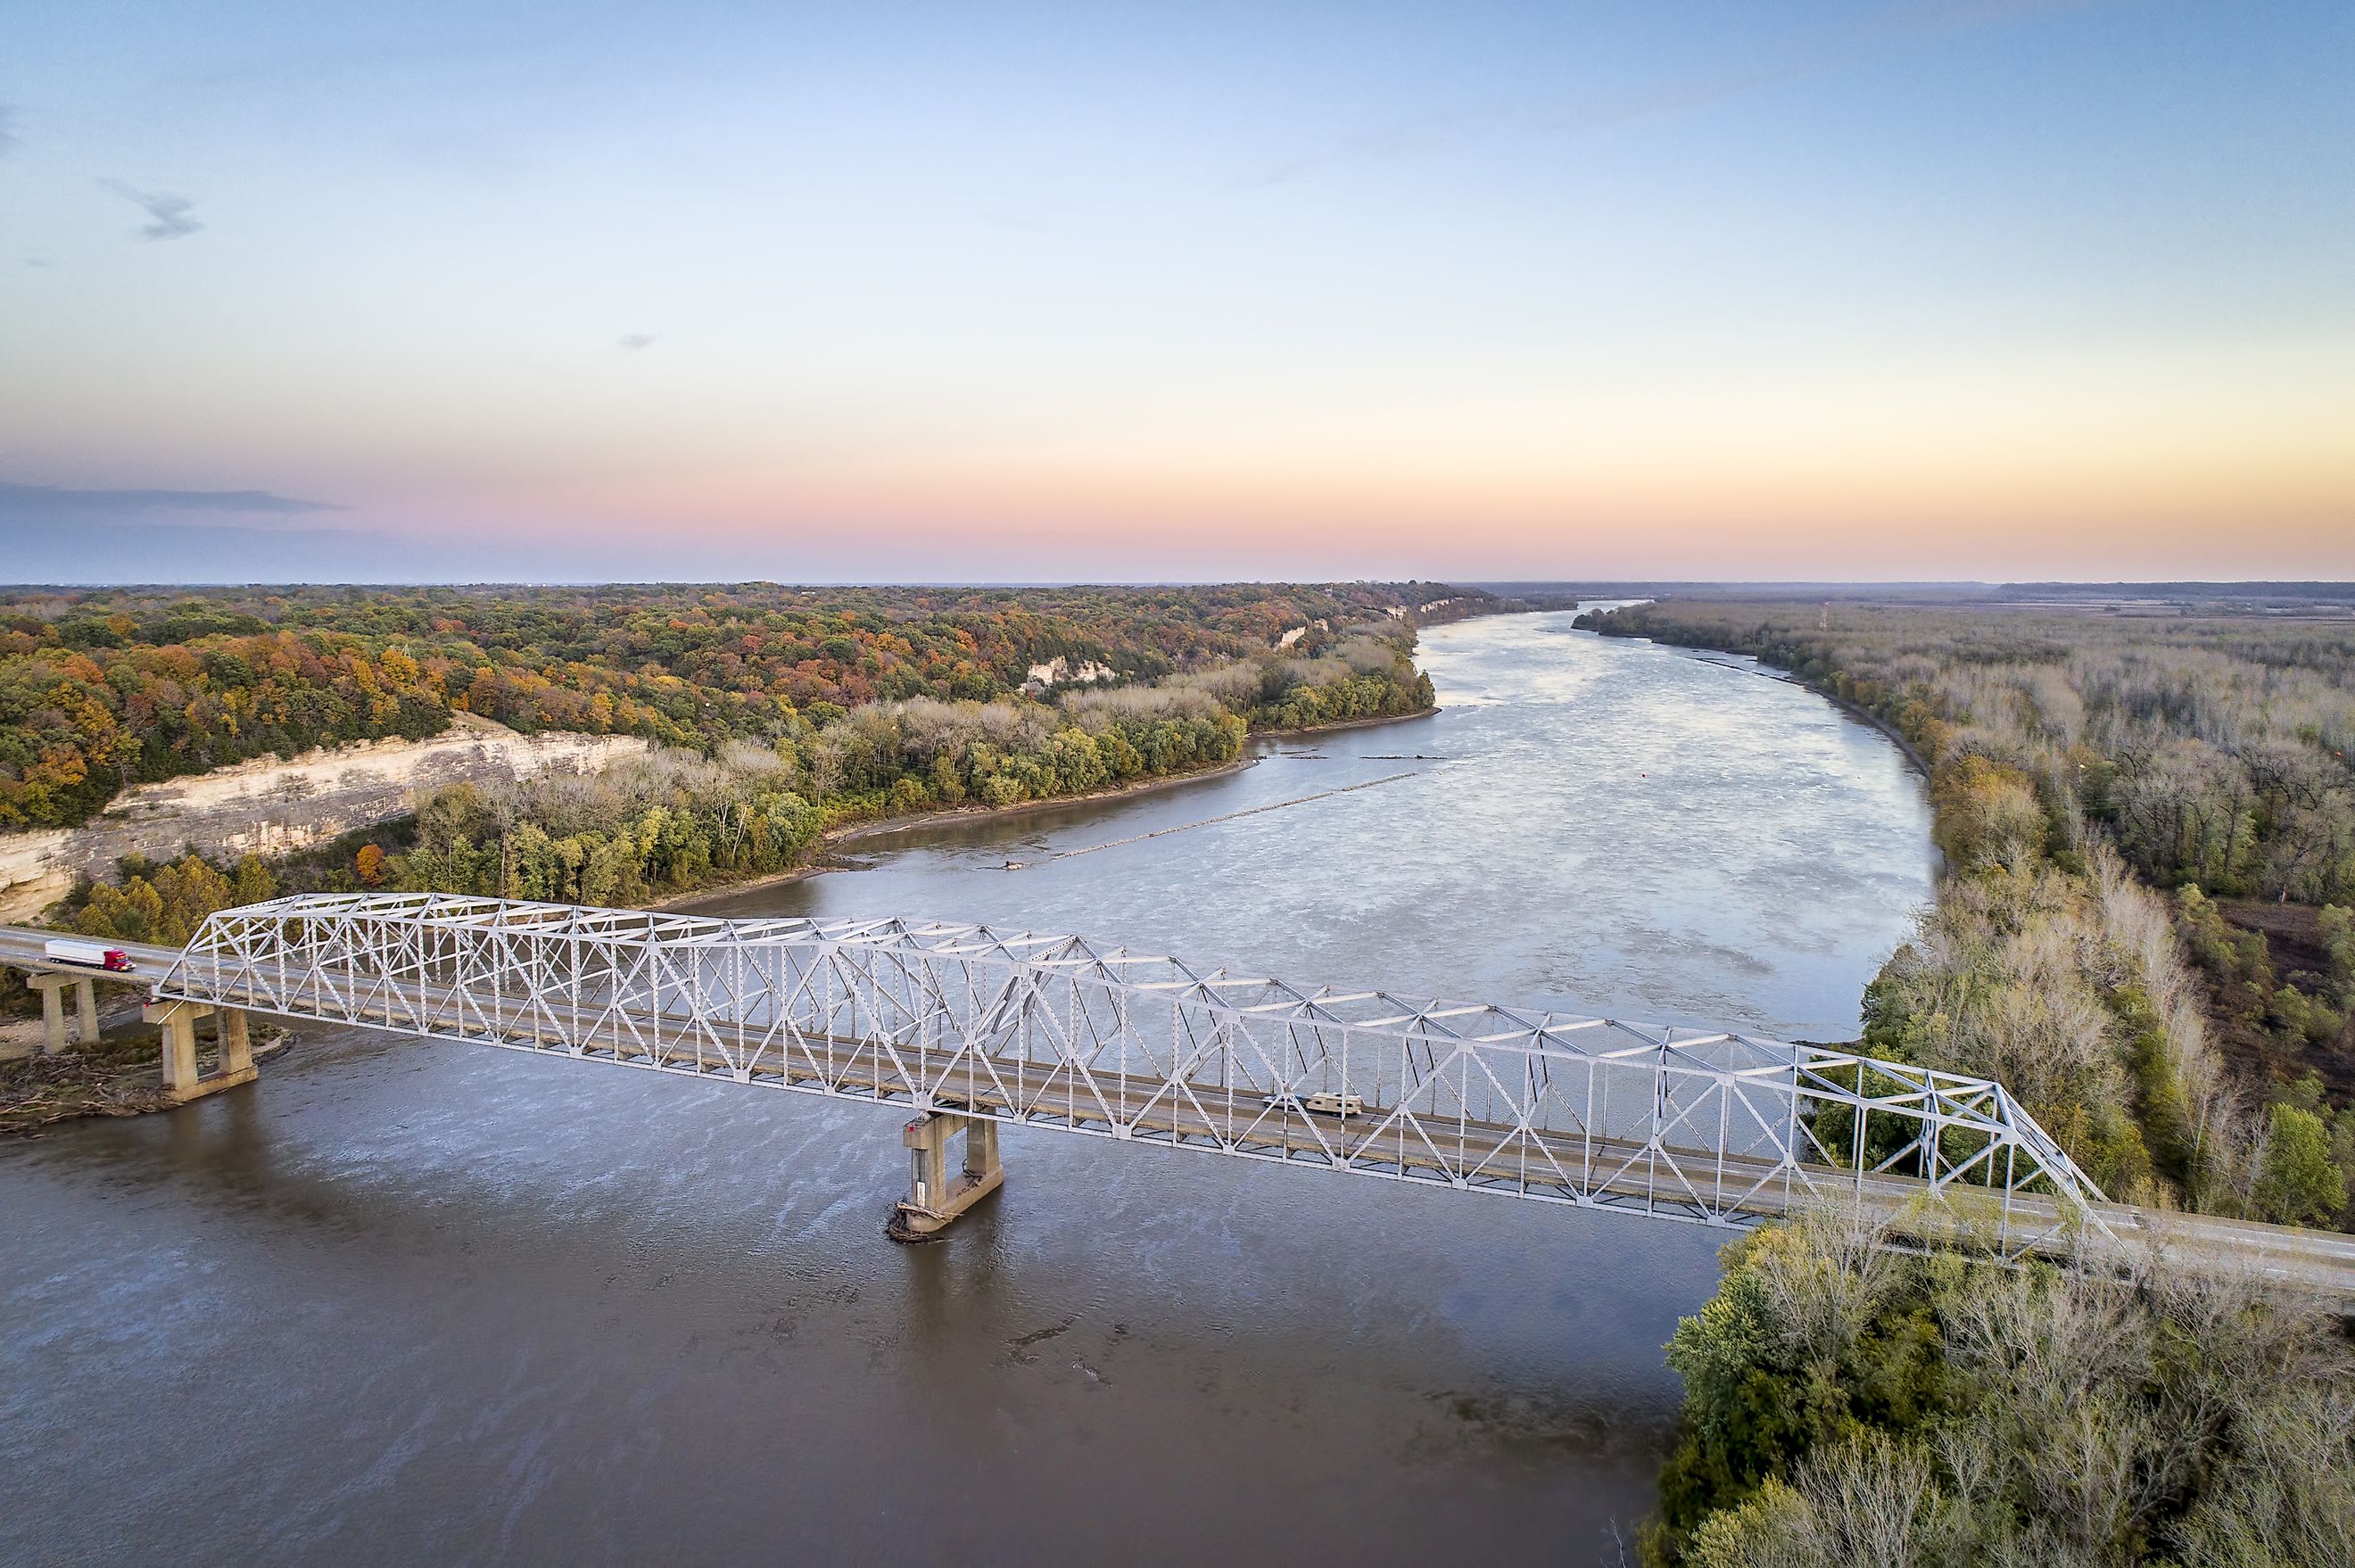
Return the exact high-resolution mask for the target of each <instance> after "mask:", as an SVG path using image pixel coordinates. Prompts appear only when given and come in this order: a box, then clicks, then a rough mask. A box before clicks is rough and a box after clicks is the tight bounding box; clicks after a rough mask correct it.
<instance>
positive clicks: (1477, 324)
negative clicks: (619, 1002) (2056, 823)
mask: <svg viewBox="0 0 2355 1568" xmlns="http://www.w3.org/2000/svg"><path fill="white" fill-rule="evenodd" d="M2350 86H2355V7H2349V6H2346V5H2299V4H2268V5H2263V6H2245V5H2243V6H2237V7H2236V6H2231V5H2221V4H2219V5H2185V4H2163V3H2139V0H2115V3H2107V4H2068V5H2037V4H2000V3H1992V0H1982V3H1969V0H1965V3H1956V4H1936V3H1932V4H1919V5H1885V4H1847V5H1805V4H1798V5H1756V4H1748V5H1735V4H1722V5H1669V4H1661V5H1524V6H1508V5H1446V6H1441V5H1415V6H1350V7H1343V6H1313V5H1312V6H1277V5H1254V6H1240V5H1237V6H1220V5H1191V6H1187V7H1182V8H1181V7H1156V8H1149V9H1148V8H1133V7H1113V6H1077V5H1073V6H1065V7H1051V6H998V5H945V4H943V5H869V6H864V7H855V8H854V7H838V8H825V9H817V8H808V9H797V8H776V9H769V8H762V9H758V10H755V9H752V8H740V7H732V6H719V5H668V6H662V7H655V6H649V5H565V6H554V5H549V6H538V5H512V6H504V7H496V8H491V7H477V6H460V5H430V4H429V5H412V6H407V7H399V8H395V7H381V6H368V7H357V6H347V5H324V4H322V5H218V4H215V5H146V4H109V3H105V0H98V3H91V4H80V5H74V6H52V7H46V8H43V12H42V14H39V15H36V16H30V17H26V18H17V19H14V20H12V24H11V41H10V46H9V48H8V49H7V50H6V52H5V54H0V105H5V106H6V107H7V111H8V112H7V116H6V120H5V126H6V130H7V133H8V137H9V145H8V147H7V149H6V150H5V152H0V545H5V546H6V548H8V549H13V550H15V551H16V552H17V553H19V554H20V556H21V557H22V559H24V560H27V561H28V562H30V561H35V560H37V561H39V562H40V563H42V571H43V572H44V573H46V574H79V573H82V572H87V573H88V574H91V575H99V574H101V573H108V572H112V573H117V574H123V573H127V574H130V575H138V574H139V567H138V565H137V564H136V563H139V562H142V561H155V562H157V563H159V571H160V563H164V562H166V561H181V560H184V559H186V560H195V561H196V562H197V565H196V566H194V567H188V566H175V567H173V568H172V570H171V574H182V573H185V572H186V571H203V570H204V569H205V563H207V562H209V561H212V560H218V562H219V566H218V570H219V571H220V572H221V573H222V574H224V575H230V576H246V575H251V576H256V577H268V576H270V575H272V570H271V569H272V566H273V564H275V565H277V566H278V567H279V568H280V570H282V571H301V572H302V573H303V574H305V575H336V574H337V573H338V572H348V573H350V574H355V575H368V576H377V575H384V574H386V572H385V565H386V562H387V561H388V560H390V561H392V562H393V563H395V564H398V565H407V566H410V568H411V571H410V572H409V573H408V574H412V575H418V576H424V577H437V576H470V575H506V576H550V577H557V576H560V577H567V578H581V577H594V576H602V575H617V576H690V577H713V576H733V575H760V576H768V577H779V578H796V577H798V578H813V579H816V578H860V579H864V578H907V577H986V578H991V579H1000V580H1002V579H1007V578H1059V577H1072V576H1090V577H1156V578H1158V577H1228V576H1238V575H1314V576H1336V575H1357V574H1378V573H1379V574H1388V573H1410V572H1411V573H1415V574H1421V575H1430V576H1451V575H1452V576H1542V577H1561V576H1586V575H1594V576H1601V575H1643V576H1654V575H1658V576H1678V577H1772V578H1789V577H1800V576H1836V577H1903V578H1920V577H1931V576H1967V577H1980V578H2003V577H2039V578H2044V577H2066V576H2094V577H2101V578H2117V577H2121V576H2126V577H2160V578H2166V577H2178V576H2192V575H2198V576H2211V577H2215V576H2232V577H2245V576H2298V577H2307V576H2345V575H2350V573H2355V542H2351V541H2355V450H2350V448H2355V443H2350V439H2349V437H2348V435H2347V431H2348V429H2349V428H2350V419H2349V417H2348V412H2347V411H2349V410H2350V409H2355V91H2350ZM62 492H75V493H78V494H77V495H76V496H73V497H71V498H70V499H69V498H68V497H66V496H63V495H61V493H62ZM224 492H226V493H233V494H242V493H250V492H261V493H263V494H264V495H265V496H274V497H278V498H281V500H282V501H292V502H304V503H310V504H312V505H311V506H308V507H285V506H280V505H274V504H273V505H267V506H261V507H259V508H258V509H249V510H245V511H240V510H238V509H237V508H236V507H233V506H229V505H228V504H225V503H224V502H222V501H221V500H220V499H219V493H224ZM93 493H95V494H93ZM173 496H179V499H178V500H176V501H175V500H174V499H173V498H172V497H173ZM159 530H160V532H159ZM273 534H277V535H282V536H283V537H284V539H286V540H287V544H286V547H285V549H272V548H271V546H270V541H271V539H272V536H273ZM159 538H161V539H165V540H166V541H167V542H169V541H176V542H178V544H179V548H177V549H161V548H159V547H158V545H157V543H156V541H157V539H159ZM59 539H68V540H69V542H68V543H65V544H60V543H59ZM257 540H259V541H261V542H259V543H257V542H256V541H257ZM298 540H299V543H298V542H297V541H298ZM388 552H389V554H388ZM81 562H87V564H86V565H80V564H78V563H81ZM289 562H293V563H295V564H293V565H292V566H290V565H289V564H288V563H289ZM339 563H340V564H339ZM9 575H16V574H14V573H9V572H7V571H5V569H0V576H9Z"/></svg>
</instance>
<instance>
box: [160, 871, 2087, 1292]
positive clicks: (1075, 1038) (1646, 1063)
mask: <svg viewBox="0 0 2355 1568" xmlns="http://www.w3.org/2000/svg"><path fill="white" fill-rule="evenodd" d="M157 994H158V997H159V998H166V999H176V1000H183V1001H187V1002H193V1003H202V1004H209V1005H212V1006H216V1007H231V1008H246V1009H251V1010H255V1011H261V1012H269V1013H276V1014H281V1015H288V1016H293V1017H298V1018H307V1019H322V1020H325V1021H330V1022H335V1023H340V1024H349V1025H356V1026H360V1027H365V1028H371V1029H392V1030H397V1031H400V1032H404V1033H410V1034H416V1035H421V1036H426V1037H431V1038H435V1039H442V1040H467V1041H474V1042H477V1043H482V1044H488V1045H496V1046H501V1047H505V1048H508V1049H512V1050H520V1051H534V1052H537V1053H539V1054H543V1055H551V1056H558V1057H564V1058H570V1059H581V1060H597V1061H610V1062H618V1063H623V1064H626V1065H630V1066H636V1067H643V1068H650V1069H654V1070H657V1071H661V1072H677V1073H687V1074H693V1075H697V1076H701V1077H708V1078H722V1079H730V1080H733V1081H734V1082H737V1083H744V1084H750V1085H766V1086H771V1087H775V1088H783V1089H791V1090H796V1091H801V1092H805V1093H821V1094H826V1095H833V1096H837V1097H848V1098H857V1099H864V1100H871V1101H876V1102H879V1103H883V1104H896V1105H900V1106H903V1107H907V1108H911V1109H913V1110H915V1111H917V1112H919V1113H924V1112H942V1113H948V1114H953V1115H959V1116H966V1117H983V1118H990V1119H993V1120H996V1121H1000V1122H1008V1123H1019V1124H1024V1125H1033V1126H1047V1127H1054V1128H1059V1129H1061V1130H1065V1131H1069V1132H1075V1133H1081V1134H1085V1135H1090V1136H1099V1137H1106V1138H1112V1139H1116V1140H1121V1141H1126V1142H1137V1143H1157V1144H1164V1145H1169V1146H1172V1147H1189V1148H1199V1149H1205V1150H1210V1151H1214V1152H1218V1153H1221V1154H1226V1155H1230V1156H1236V1157H1244V1158H1252V1159H1262V1160H1273V1161H1280V1162H1283V1163H1286V1164H1294V1165H1308V1166H1316V1167H1321V1168H1328V1169H1334V1170H1341V1171H1348V1172H1352V1173H1356V1174H1359V1175H1368V1176H1375V1177H1381V1178H1386V1179H1393V1180H1401V1181H1417V1182H1424V1183H1431V1184H1435V1185H1438V1186H1442V1187H1447V1188H1454V1189H1463V1190H1467V1191H1487V1192H1494V1193H1501V1194H1506V1195H1509V1196H1513V1197H1518V1198H1523V1199H1529V1200H1537V1201H1541V1202H1553V1203H1565V1204H1573V1205H1577V1206H1581V1207H1586V1208H1597V1209H1611V1210H1622V1211H1636V1212H1640V1213H1645V1214H1651V1215H1657V1216H1661V1217H1666V1218H1674V1219H1681V1220H1688V1221H1700V1222H1703V1223H1709V1224H1717V1225H1727V1226H1744V1225H1749V1224H1753V1223H1755V1222H1757V1221H1762V1220H1765V1219H1770V1218H1773V1217H1774V1216H1775V1215H1777V1214H1782V1213H1786V1212H1789V1211H1791V1210H1793V1209H1794V1208H1796V1207H1798V1206H1801V1205H1805V1204H1807V1203H1812V1202H1817V1201H1821V1200H1827V1199H1835V1200H1837V1199H1852V1198H1855V1197H1859V1196H1861V1197H1863V1198H1865V1199H1867V1200H1870V1202H1872V1203H1873V1204H1874V1205H1876V1206H1878V1207H1881V1208H1885V1209H1890V1210H1895V1209H1897V1208H1900V1207H1902V1206H1905V1205H1907V1204H1908V1203H1909V1202H1910V1201H1911V1200H1913V1199H1916V1198H1919V1197H1923V1196H1934V1197H1937V1198H1944V1199H1954V1198H1960V1197H1962V1196H1963V1195H1965V1194H1967V1195H1969V1197H1968V1200H1967V1202H1966V1203H1965V1204H1962V1205H1960V1206H1955V1207H1957V1211H1962V1212H1967V1213H1968V1214H1969V1215H1970V1216H1972V1221H1971V1222H1972V1223H1973V1224H1974V1225H1977V1226H1979V1227H1980V1228H1981V1229H1983V1230H1985V1231H1987V1232H1989V1234H1990V1237H1991V1239H1992V1240H1994V1241H1996V1242H1997V1243H1998V1244H1999V1245H2000V1246H2001V1248H2002V1249H2003V1250H2004V1251H2006V1252H2013V1253H2017V1252H2023V1251H2027V1250H2030V1249H2037V1250H2042V1249H2046V1248H2049V1247H2051V1245H2052V1244H2053V1243H2054V1241H2055V1238H2056V1237H2058V1236H2059V1235H2061V1234H2062V1232H2065V1231H2067V1230H2068V1229H2069V1228H2071V1227H2073V1225H2074V1224H2076V1223H2077V1221H2079V1220H2080V1219H2081V1218H2082V1217H2083V1215H2084V1214H2085V1213H2086V1211H2087V1205H2089V1204H2092V1203H2097V1202H2099V1201H2100V1200H2101V1194H2100V1193H2099V1192H2098V1190H2096V1189H2095V1188H2094V1184H2093V1183H2092V1182H2091V1181H2090V1180H2088V1179H2086V1178H2085V1176H2084V1175H2083V1172H2082V1171H2080V1170H2079V1169H2078V1168H2076V1167H2075V1166H2074V1165H2073V1163H2072V1162H2071V1161H2070V1159H2069V1157H2068V1156H2067V1155H2066V1154H2064V1153H2063V1152H2062V1150H2061V1149H2060V1147H2058V1146H2057V1145H2056V1144H2055V1143H2054V1142H2053V1141H2052V1139H2051V1137H2049V1136H2047V1135H2046V1134H2045V1133H2044V1131H2043V1129H2042V1128H2041V1127H2039V1126H2038V1125H2036V1123H2035V1122H2034V1121H2033V1120H2032V1119H2031V1118H2030V1116H2029V1115H2027V1114H2026V1113H2025V1112H2024V1111H2023V1110H2021V1108H2020V1107H2019V1105H2017V1104H2015V1103H2014V1102H2013V1101H2012V1099H2011V1097H2010V1096H2009V1094H2008V1093H2006V1092H2005V1091H2004V1089H2003V1088H2002V1086H2001V1085H1999V1084H1997V1083H1990V1082H1987V1081H1986V1080H1982V1079H1974V1078H1967V1077H1963V1076H1959V1075H1956V1074H1953V1073H1945V1072H1933V1071H1930V1070H1927V1069H1924V1068H1920V1067H1915V1066H1910V1065H1906V1064H1901V1063H1894V1062H1886V1061H1872V1060H1870V1059H1867V1058H1864V1057H1860V1056H1858V1055H1855V1054H1853V1053H1850V1052H1847V1051H1838V1050H1834V1049H1827V1048H1823V1047H1818V1046H1812V1045H1805V1044H1794V1043H1790V1042H1785V1041H1780V1040H1769V1039H1764V1038H1763V1037H1759V1036H1755V1035H1750V1034H1743V1033H1734V1032H1710V1031H1704V1030H1697V1029H1673V1028H1668V1027H1663V1026H1657V1025H1648V1024H1636V1023H1629V1022H1625V1021H1621V1020H1614V1019H1597V1018H1582V1017H1576V1016H1570V1015H1563V1014H1558V1013H1548V1012H1537V1011H1531V1010H1529V1009H1523V1008H1505V1007H1497V1006H1494V1005H1490V1004H1482V1003H1458V1002H1441V1001H1427V1000H1416V999H1408V998H1402V997H1397V996H1394V995H1392V994H1391V993H1389V992H1386V991H1352V992H1341V991H1335V990H1332V989H1329V988H1316V987H1300V986H1295V985H1291V984H1287V983H1285V982H1284V981H1281V980H1275V979H1268V978H1262V977H1253V976H1243V975H1238V974H1234V973H1231V972H1230V971H1227V970H1215V971H1207V972H1206V971H1198V970H1196V969H1194V968H1192V967H1189V966H1188V965H1186V964H1183V963H1181V962H1179V961H1178V960H1177V959H1173V958H1167V957H1161V956H1153V955H1144V954H1139V953H1135V952H1131V951H1130V950H1128V949H1126V948H1123V947H1108V946H1104V945H1103V944H1096V943H1092V942H1089V941H1086V940H1084V939H1082V938H1080V937H1076V936H1061V935H1040V934H1035V933H1016V932H1004V931H998V930H995V929H992V928H990V927H986V926H979V925H965V924H952V923H928V922H919V921H909V920H899V919H883V920H845V921H823V922H813V921H807V920H797V919H779V920H718V919H709V918H704V917H699V916H691V915H683V914H666V913H650V912H641V911H628V910H602V909H582V908H575V907H572V906H569V905H556V904H541V903H527V902H521V901H506V900H496V899H484V898H472V897H462V896H456V895H447V894H312V895H304V896H300V897H293V898H285V899H279V900H276V901H272V902H269V903H263V904H256V905H251V906H249V907H247V908H243V909H236V910H229V911H225V912H221V913H219V914H217V915H214V916H213V917H212V918H211V919H209V920H208V921H207V922H206V923H205V925H204V927H203V929H202V930H201V931H200V932H199V933H197V937H196V939H195V940H194V941H193V942H191V943H190V944H188V947H187V949H186V952H185V953H183V954H182V955H181V956H180V957H179V959H178V960H177V961H176V963H174V964H173V965H172V966H171V968H170V970H169V972H168V973H167V974H166V975H165V977H164V979H163V980H162V982H161V983H160V984H159V985H158V987H157ZM2096 1223H2098V1221H2096Z"/></svg>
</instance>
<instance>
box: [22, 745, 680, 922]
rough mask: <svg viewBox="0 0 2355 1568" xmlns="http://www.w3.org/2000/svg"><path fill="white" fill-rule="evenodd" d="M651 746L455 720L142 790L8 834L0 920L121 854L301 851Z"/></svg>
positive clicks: (51, 897)
mask: <svg viewBox="0 0 2355 1568" xmlns="http://www.w3.org/2000/svg"><path fill="white" fill-rule="evenodd" d="M645 749H646V742H645V741H642V740H640V739H638V738H637V737H635V736H633V735H579V734H570V733H555V734H544V735H524V734H519V733H517V731H513V730H510V729H508V728H507V727H506V726H505V725H503V724H494V723H492V722H490V721H489V720H485V719H476V718H474V717H473V716H471V715H469V714H464V713H462V714H459V715H457V716H456V722H454V723H453V725H452V727H451V728H450V729H448V730H446V731H442V733H441V734H439V735H435V736H433V737H432V738H431V739H429V740H424V741H362V742H360V743H359V744H358V745H356V746H345V747H341V748H336V749H325V750H320V751H315V752H304V753H303V754H302V755H301V756H298V757H292V758H288V759H286V760H284V761H278V760H275V759H271V758H261V759H257V760H255V761H253V762H250V763H236V764H234V765H232V766H229V767H226V768H216V769H214V770H213V771H212V772H211V773H199V774H197V775H195V776H193V777H189V778H184V779H173V780H171V781H169V782H168V783H165V784H141V785H139V786H138V787H137V788H135V789H131V790H126V791H124V792H123V794H121V795H116V796H115V797H114V799H113V800H112V801H111V802H109V803H108V805H107V807H106V809H105V811H103V812H101V814H100V815H98V816H95V817H92V818H91V820H90V821H89V822H88V823H86V824H84V825H83V826H82V827H64V828H51V829H48V830H44V831H41V832H37V833H9V834H0V921H21V920H25V919H28V918H30V917H31V916H34V915H37V914H38V913H39V912H41V911H42V910H43V909H44V908H46V907H47V906H48V904H50V903H51V902H53V901H56V900H58V899H59V898H62V897H64V896H65V894H66V892H67V891H69V889H71V888H72V886H73V881H74V878H75V877H77V876H80V875H82V874H84V873H88V874H91V875H99V874H101V873H103V872H105V871H106V870H107V869H110V868H111V867H112V865H113V864H114V862H115V861H117V860H119V859H122V858H123V856H125V855H133V854H136V855H144V856H147V857H148V858H149V859H158V860H161V859H171V858H172V857H174V856H176V855H177V854H179V852H180V851H181V850H182V849H183V848H186V847H188V846H190V845H194V846H195V847H196V848H198V849H201V850H203V851H204V852H205V853H207V854H208V855H214V856H220V855H242V854H245V853H246V852H248V851H249V850H250V851H253V852H256V853H259V854H264V855H274V854H282V853H284V852H285V851H287V850H290V849H300V848H304V846H305V845H309V844H314V843H317V842H318V841H319V840H321V839H323V838H333V837H336V835H337V834H341V833H348V832H350V831H351V830H352V829H353V828H355V827H369V826H372V825H373V824H376V823H378V822H382V821H384V820H385V819H386V818H388V817H392V816H400V814H401V813H403V812H405V811H409V810H411V809H413V808H414V805H415V803H416V796H417V793H418V792H419V791H420V790H432V789H437V788H440V787H441V786H442V785H443V784H460V783H474V784H482V783H487V782H490V781H493V780H506V779H517V778H527V777H529V776H531V775H533V774H536V773H550V772H558V773H594V772H596V771H597V770H598V769H600V768H602V767H603V766H604V765H605V764H606V763H611V762H613V761H614V760H615V759H617V758H620V757H626V756H635V755H637V754H638V753H640V752H644V751H645Z"/></svg>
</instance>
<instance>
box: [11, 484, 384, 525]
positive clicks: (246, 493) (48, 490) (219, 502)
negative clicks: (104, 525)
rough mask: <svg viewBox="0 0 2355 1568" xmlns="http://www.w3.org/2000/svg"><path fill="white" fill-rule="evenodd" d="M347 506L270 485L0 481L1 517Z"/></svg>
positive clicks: (294, 513) (290, 511) (295, 513)
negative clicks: (91, 486) (101, 486)
mask: <svg viewBox="0 0 2355 1568" xmlns="http://www.w3.org/2000/svg"><path fill="white" fill-rule="evenodd" d="M344 510H346V508H345V507H340V506H338V505H336V503H335V502H333V501H305V500H303V499H300V498H299V497H296V496H281V495H277V494H275V493H273V492H272V491H269V490H71V489H68V488H66V487H65V486H63V485H11V484H6V483H5V482H0V518H14V517H61V516H69V517H124V516H136V515H144V514H146V513H150V512H243V513H248V514H260V515H264V516H275V517H300V516H305V515H308V514H311V513H315V512H340V511H344Z"/></svg>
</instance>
